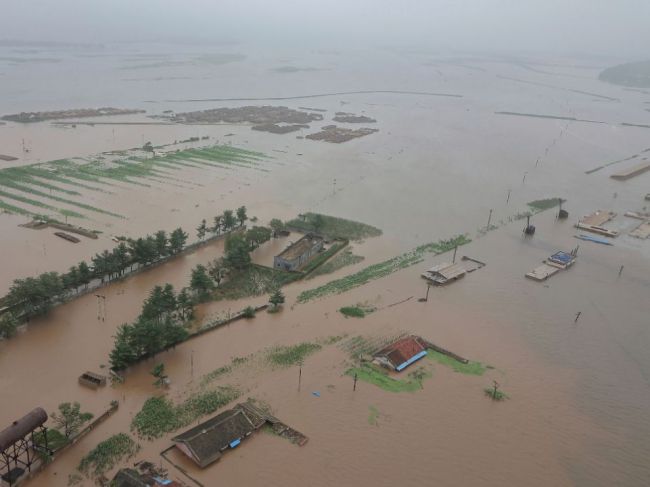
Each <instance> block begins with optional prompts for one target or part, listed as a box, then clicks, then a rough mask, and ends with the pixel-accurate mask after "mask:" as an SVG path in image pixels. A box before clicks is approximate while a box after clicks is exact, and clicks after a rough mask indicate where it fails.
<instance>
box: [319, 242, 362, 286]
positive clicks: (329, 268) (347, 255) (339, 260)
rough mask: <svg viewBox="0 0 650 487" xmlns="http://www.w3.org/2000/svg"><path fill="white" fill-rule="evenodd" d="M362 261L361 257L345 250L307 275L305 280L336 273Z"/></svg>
mask: <svg viewBox="0 0 650 487" xmlns="http://www.w3.org/2000/svg"><path fill="white" fill-rule="evenodd" d="M363 260H364V257H362V256H361V255H354V254H353V253H352V250H350V249H345V250H343V251H342V252H339V253H338V254H337V255H335V256H334V257H332V258H331V259H330V260H328V261H327V262H325V263H324V264H323V265H321V266H320V267H318V268H316V269H314V271H313V272H310V273H309V275H308V276H307V279H312V278H314V277H316V276H322V275H323V274H331V273H332V272H336V271H338V270H339V269H342V268H343V267H347V266H349V265H354V264H358V263H359V262H361V261H363Z"/></svg>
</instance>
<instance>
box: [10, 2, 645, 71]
mask: <svg viewBox="0 0 650 487" xmlns="http://www.w3.org/2000/svg"><path fill="white" fill-rule="evenodd" d="M648 18H650V2H644V1H642V0H626V1H623V2H616V3H614V2H602V1H597V2H596V1H590V0H575V1H573V2H571V3H570V4H566V2H561V1H559V0H551V1H541V0H534V1H530V2H520V1H516V0H489V1H485V0H464V1H450V0H432V1H430V2H426V4H422V3H421V2H418V1H415V0H405V1H404V2H401V3H400V4H397V3H395V2H391V1H388V0H375V1H372V2H371V1H370V0H353V1H350V2H329V3H322V2H317V1H315V0H302V1H298V0H285V1H282V2H275V3H270V2H265V1H263V0H249V1H247V2H237V1H235V0H222V1H220V2H218V4H215V2H213V1H210V0H186V1H179V0H140V1H139V2H138V3H137V7H134V5H133V2H130V1H127V0H113V1H112V2H110V3H105V4H102V3H98V2H88V1H83V0H60V1H57V2H53V1H51V0H33V1H31V2H29V3H28V4H27V3H20V4H18V3H13V4H11V5H8V6H5V9H4V12H3V16H2V18H0V29H1V30H2V33H3V34H2V36H1V37H0V39H4V40H21V41H40V42H66V43H99V44H102V43H118V42H141V41H158V42H176V43H193V42H199V43H206V42H208V43H214V42H219V43H246V44H261V45H265V46H268V45H271V46H281V45H287V46H299V47H314V48H316V47H320V48H324V47H331V48H350V49H355V48H368V47H379V46H400V47H411V48H420V49H430V50H431V49H432V50H440V51H445V52H463V51H468V52H471V51H477V50H478V51H483V52H486V51H494V52H504V53H516V52H534V53H548V54H556V55H558V54H559V55H575V54H581V55H588V56H604V57H617V58H620V59H626V60H635V59H647V58H648V57H650V55H648V50H647V47H646V46H648V45H650V30H649V29H647V19H648Z"/></svg>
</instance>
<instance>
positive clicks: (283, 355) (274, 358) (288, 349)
mask: <svg viewBox="0 0 650 487" xmlns="http://www.w3.org/2000/svg"><path fill="white" fill-rule="evenodd" d="M321 348H323V347H322V345H320V344H318V343H309V342H303V343H299V344H298V345H291V346H281V347H276V348H273V349H271V351H270V352H269V354H268V357H267V358H268V361H269V362H270V363H271V364H272V365H274V366H277V367H290V366H292V365H298V364H300V363H302V362H303V361H304V360H305V358H307V357H308V356H309V355H311V354H313V353H315V352H318V351H319V350H320V349H321Z"/></svg>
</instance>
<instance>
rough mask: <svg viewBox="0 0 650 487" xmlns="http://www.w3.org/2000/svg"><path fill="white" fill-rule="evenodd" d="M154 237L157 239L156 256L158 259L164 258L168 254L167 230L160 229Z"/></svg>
mask: <svg viewBox="0 0 650 487" xmlns="http://www.w3.org/2000/svg"><path fill="white" fill-rule="evenodd" d="M154 239H155V240H156V258H157V259H162V258H163V257H165V256H166V255H167V243H168V241H169V240H168V239H167V232H165V231H164V230H158V231H157V232H156V234H155V235H154Z"/></svg>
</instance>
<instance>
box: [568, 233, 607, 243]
mask: <svg viewBox="0 0 650 487" xmlns="http://www.w3.org/2000/svg"><path fill="white" fill-rule="evenodd" d="M574 237H575V238H577V239H580V240H586V241H587V242H595V243H599V244H603V245H614V244H613V243H612V242H610V241H609V240H607V239H604V238H598V237H592V236H591V235H584V234H581V235H574Z"/></svg>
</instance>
